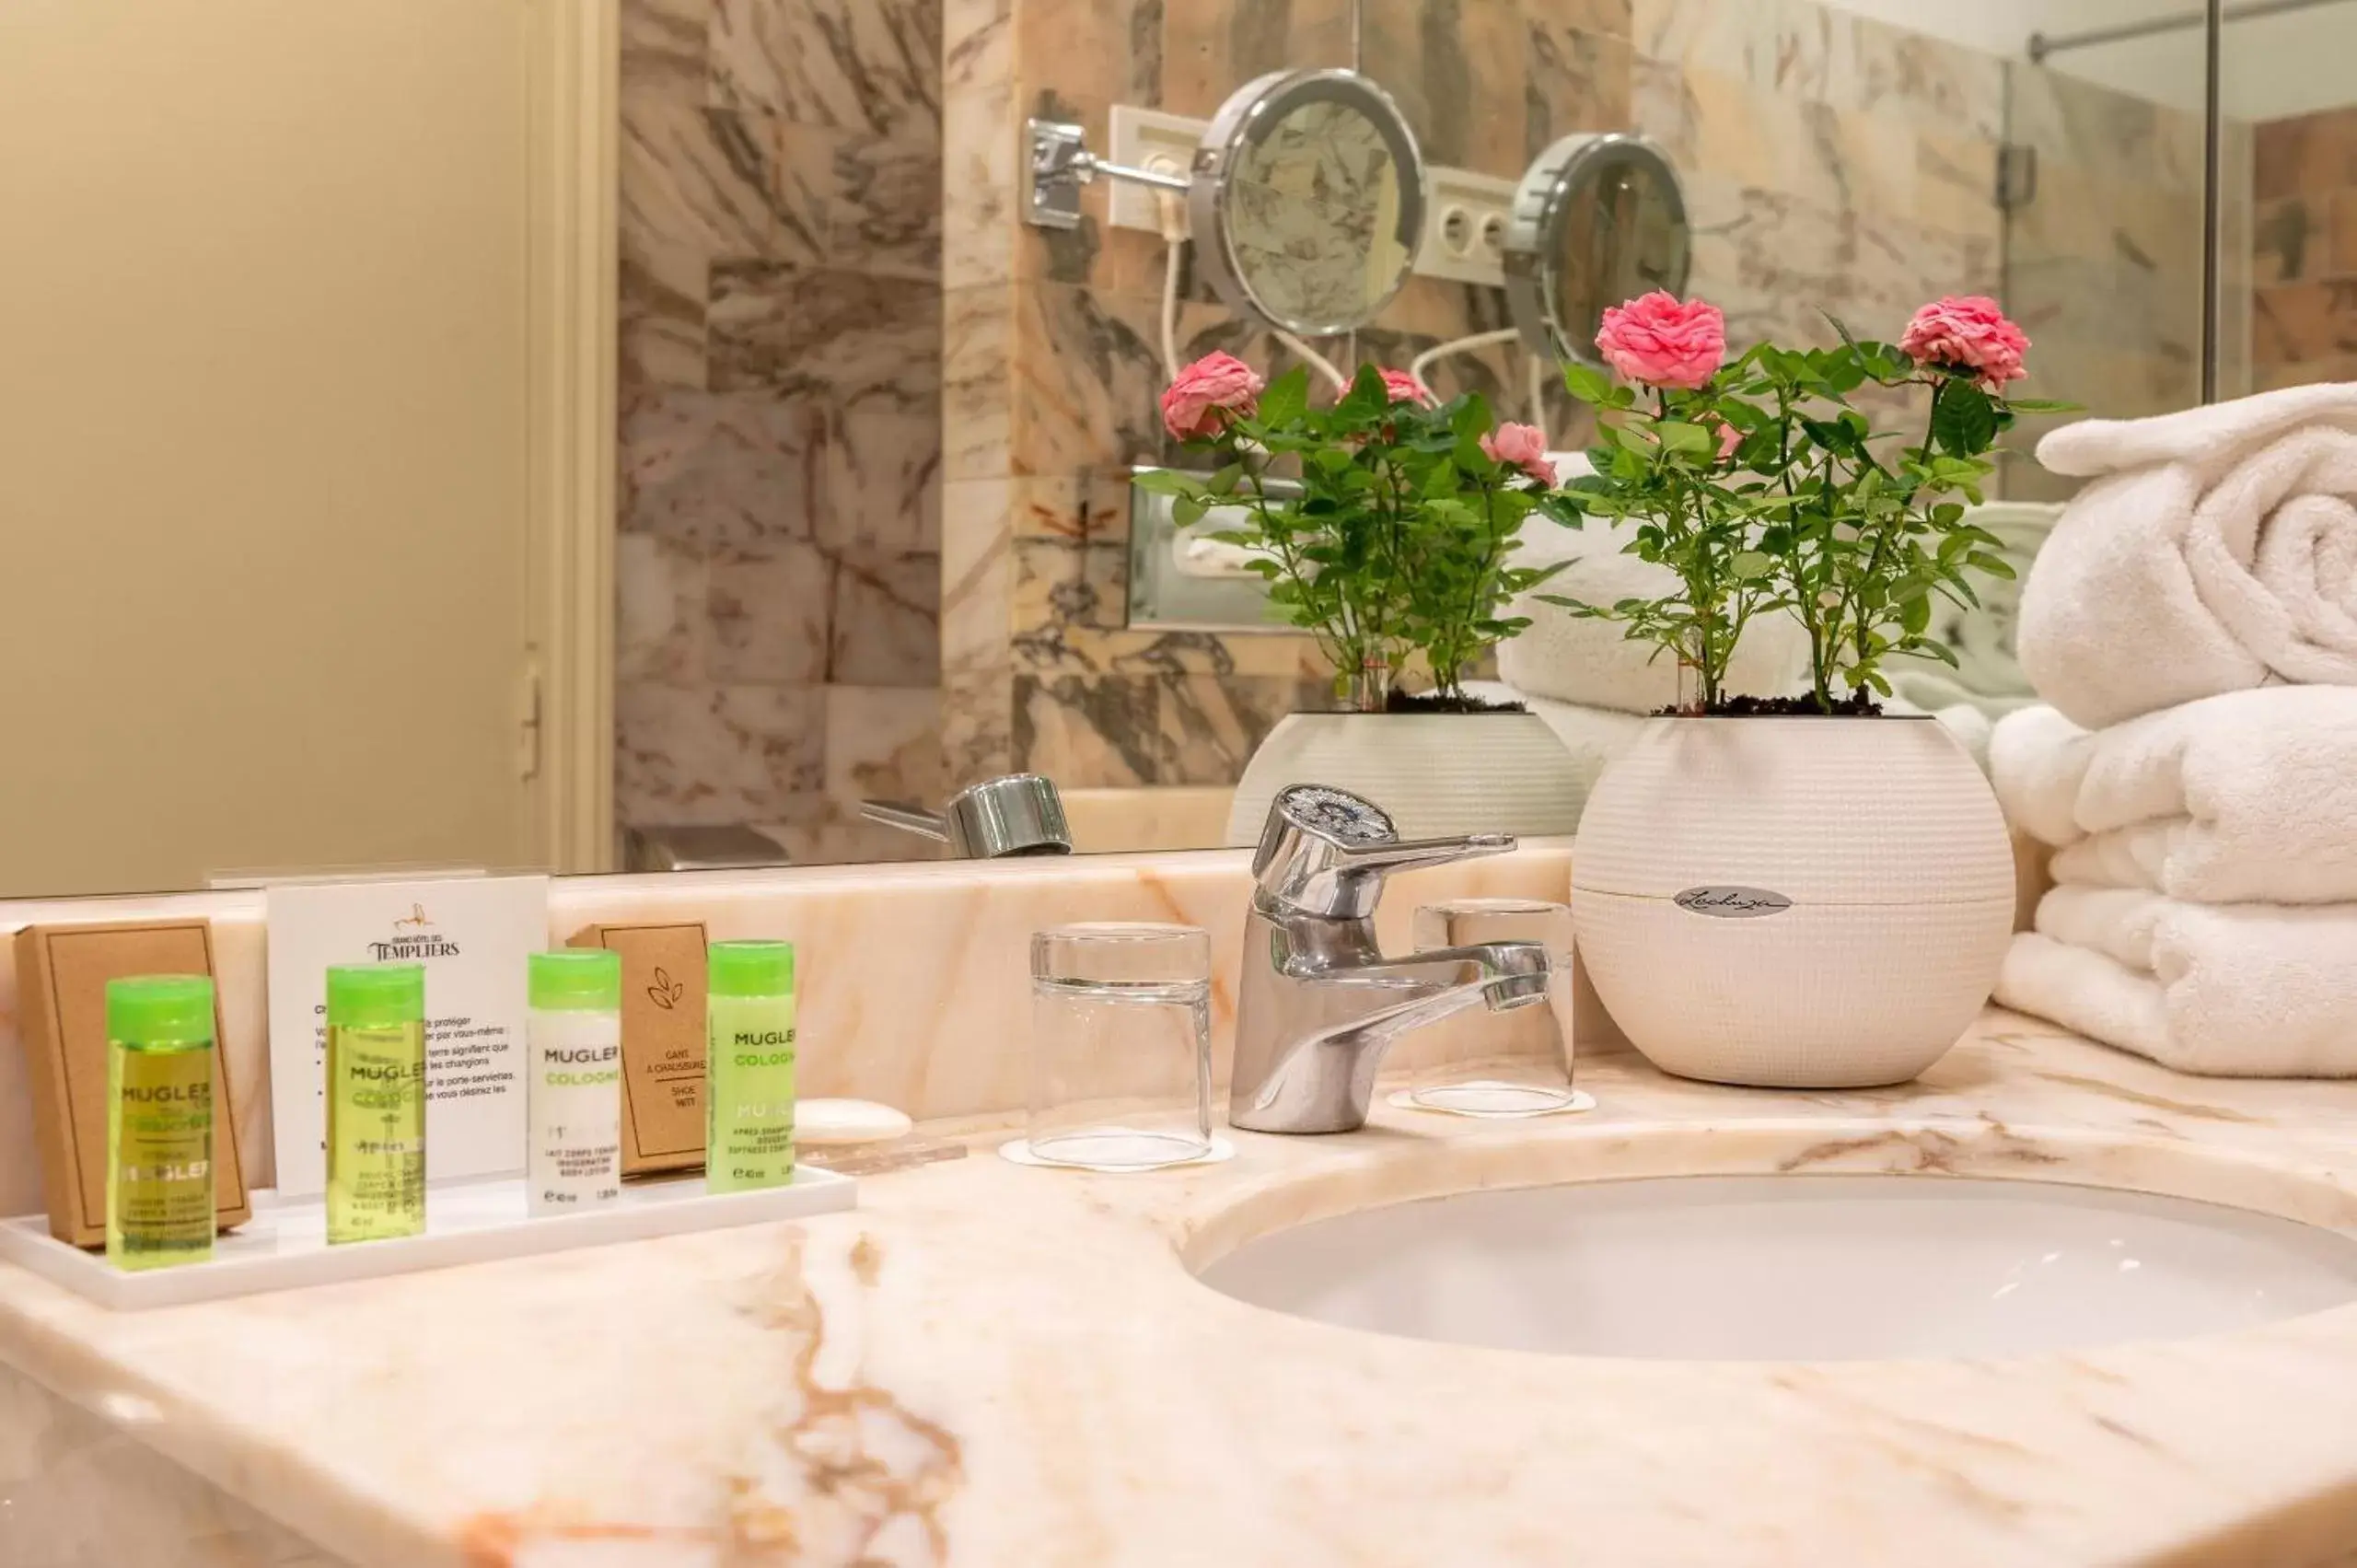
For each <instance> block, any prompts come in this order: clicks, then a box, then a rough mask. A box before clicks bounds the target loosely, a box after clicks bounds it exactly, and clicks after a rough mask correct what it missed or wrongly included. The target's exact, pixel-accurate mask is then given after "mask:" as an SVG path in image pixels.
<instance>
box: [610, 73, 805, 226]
mask: <svg viewBox="0 0 2357 1568" xmlns="http://www.w3.org/2000/svg"><path fill="white" fill-rule="evenodd" d="M617 157H618V158H619V160H620V171H619V177H618V178H619V180H620V194H621V203H620V206H621V215H620V221H621V243H622V245H623V246H624V248H625V249H631V250H636V251H637V252H638V253H640V254H642V255H660V254H663V253H665V252H666V251H676V250H688V251H691V252H698V253H701V254H702V255H703V256H705V257H706V258H709V259H719V258H723V257H727V258H743V257H764V258H765V257H769V256H771V255H772V254H773V253H774V251H773V246H774V244H775V243H776V241H777V239H778V206H777V189H776V188H777V180H776V173H775V169H774V167H773V166H774V164H775V161H776V158H777V147H776V145H775V126H774V124H773V122H771V121H769V120H768V119H766V118H764V117H761V116H758V115H747V114H739V113H736V112H734V111H731V110H723V109H711V108H707V107H706V106H704V105H702V104H701V103H695V102H684V101H681V100H680V99H678V98H676V97H674V96H672V95H671V94H670V93H669V92H668V91H666V92H661V93H657V92H651V91H650V92H645V93H640V94H636V95H633V96H625V97H624V99H622V106H621V147H620V150H619V152H618V155H617ZM803 259H804V260H815V259H816V254H815V252H812V253H810V254H809V255H806V256H805V257H804V258H803Z"/></svg>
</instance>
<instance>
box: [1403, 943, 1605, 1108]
mask: <svg viewBox="0 0 2357 1568" xmlns="http://www.w3.org/2000/svg"><path fill="white" fill-rule="evenodd" d="M1414 935H1415V945H1416V950H1417V951H1418V952H1420V953H1422V952H1429V951H1431V950H1432V949H1434V948H1435V947H1472V946H1475V945H1478V944H1480V943H1484V942H1538V943H1542V944H1544V945H1545V947H1546V948H1547V957H1548V965H1549V968H1548V975H1547V1005H1545V1006H1544V1007H1535V1006H1533V1007H1517V1008H1514V1009H1511V1010H1509V1011H1506V1012H1504V1013H1492V1012H1490V1011H1488V1010H1487V1009H1486V1008H1480V1007H1475V1008H1470V1009H1468V1010H1467V1011H1465V1012H1462V1013H1459V1014H1457V1016H1455V1017H1452V1018H1447V1019H1444V1020H1443V1021H1442V1022H1441V1024H1440V1025H1438V1026H1437V1027H1435V1028H1433V1029H1431V1030H1428V1031H1422V1032H1425V1033H1428V1034H1429V1035H1430V1036H1431V1038H1430V1039H1428V1040H1421V1041H1419V1042H1417V1048H1416V1054H1415V1055H1414V1057H1413V1058H1412V1059H1411V1060H1412V1063H1413V1077H1412V1078H1411V1086H1410V1087H1409V1089H1408V1093H1407V1098H1408V1102H1409V1103H1410V1104H1411V1105H1413V1106H1416V1107H1417V1108H1419V1109H1424V1110H1445V1111H1452V1112H1454V1113H1456V1114H1457V1115H1459V1116H1505V1117H1511V1116H1543V1115H1545V1114H1546V1113H1548V1112H1549V1111H1555V1110H1566V1109H1573V1108H1574V1107H1577V1106H1579V1105H1580V1101H1581V1097H1580V1096H1579V1095H1578V1093H1577V1092H1576V1091H1575V1090H1573V1087H1572V912H1571V909H1570V908H1569V906H1567V905H1564V904H1559V903H1551V902H1549V901H1547V900H1541V899H1457V900H1452V901H1450V902H1447V903H1439V904H1426V905H1424V906H1423V907H1422V908H1421V909H1419V910H1417V911H1416V921H1415V933H1414ZM1583 1108H1584V1107H1583Z"/></svg>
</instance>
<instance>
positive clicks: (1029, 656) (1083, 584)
mask: <svg viewBox="0 0 2357 1568" xmlns="http://www.w3.org/2000/svg"><path fill="white" fill-rule="evenodd" d="M1013 552H1014V560H1015V584H1014V594H1013V598H1012V601H1011V610H1012V616H1013V619H1012V623H1011V626H1010V636H1011V637H1012V639H1013V647H1014V658H1015V668H1016V671H1017V672H1019V673H1020V672H1030V673H1042V672H1054V671H1067V670H1092V671H1093V670H1094V668H1095V664H1094V661H1093V660H1091V659H1089V658H1088V657H1087V656H1086V654H1085V653H1074V652H1073V651H1072V650H1071V649H1070V648H1069V647H1068V642H1069V639H1070V637H1071V635H1072V633H1074V632H1077V631H1097V632H1117V631H1120V629H1121V627H1122V625H1123V624H1124V622H1125V621H1127V619H1128V603H1127V592H1128V589H1127V584H1128V577H1129V552H1128V548H1127V546H1125V545H1123V544H1120V543H1113V544H1088V543H1080V542H1076V541H1070V540H1056V539H1018V540H1015V541H1014V547H1013Z"/></svg>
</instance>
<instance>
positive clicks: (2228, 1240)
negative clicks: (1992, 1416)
mask: <svg viewBox="0 0 2357 1568" xmlns="http://www.w3.org/2000/svg"><path fill="white" fill-rule="evenodd" d="M1202 1281H1203V1283H1206V1284H1208V1285H1210V1286H1212V1287H1213V1289H1215V1290H1218V1291H1221V1292H1223V1293H1225V1295H1232V1296H1235V1297H1237V1298H1238V1299H1240V1300H1244V1301H1248V1302H1252V1303H1254V1304H1256V1305H1259V1306H1261V1307H1272V1308H1274V1309H1276V1310H1278V1311H1280V1312H1290V1313H1294V1314H1295V1315H1297V1316H1300V1317H1305V1318H1317V1319H1318V1320H1320V1321H1322V1322H1328V1323H1336V1324H1341V1325H1342V1326H1344V1327H1346V1328H1353V1329H1366V1330H1374V1331H1376V1332H1377V1333H1387V1334H1402V1335H1407V1336H1410V1337H1411V1338H1415V1339H1425V1340H1446V1341H1451V1342H1457V1343H1459V1344H1469V1345H1486V1346H1492V1347H1495V1348H1499V1349H1508V1350H1526V1351H1546V1352H1551V1353H1557V1354H1562V1355H1600V1356H1660V1357H1674V1358H1678V1359H1685V1360H1710V1361H1753V1360H1761V1361H1848V1360H1871V1359H1881V1358H1889V1357H1924V1356H1987V1355H2021V1354H2029V1353H2038V1352H2042V1351H2061V1350H2070V1349H2074V1348H2081V1347H2084V1346H2089V1345H2097V1344H2107V1343H2114V1342H2120V1341H2127V1340H2163V1339H2177V1338H2182V1337H2185V1336H2188V1335H2193V1334H2205V1333H2214V1332H2218V1331H2221V1330H2232V1329H2242V1328H2248V1327H2250V1326H2252V1325H2254V1324H2258V1323H2265V1322H2270V1321H2272V1320H2274V1319H2276V1318H2292V1317H2297V1316H2299V1315H2301V1314H2303V1313H2308V1312H2315V1311H2318V1310H2321V1309H2323V1308H2326V1307H2338V1306H2340V1305H2342V1304H2344V1303H2347V1302H2351V1301H2357V1238H2352V1237H2350V1236H2348V1235H2344V1234H2342V1233H2340V1232H2338V1231H2330V1230H2324V1229H2320V1228H2318V1227H2316V1226H2313V1225H2301V1224H2298V1223H2296V1222H2294V1221H2291V1220H2285V1219H2278V1218H2274V1217H2272V1216H2270V1215H2266V1214H2251V1213H2248V1212H2247V1211H2244V1210H2239V1209H2229V1208H2222V1207H2219V1206H2217V1205H2214V1204H2210V1203H2201V1202H2191V1201H2189V1200H2186V1199H2178V1198H2160V1197H2153V1196H2149V1195H2146V1194H2143V1193H2135V1192H2117V1191H2102V1190H2098V1189H2095V1188H2085V1187H2065V1186H2060V1185H2056V1184H2052V1183H2048V1182H2030V1181H2011V1180H2006V1181H1993V1180H1974V1179H1958V1178H1945V1177H1906V1176H1741V1177H1719V1176H1698V1177H1675V1178H1662V1179H1644V1180H1632V1181H1611V1182H1587V1183H1580V1184H1576V1185H1572V1186H1562V1187H1538V1188H1528V1189H1523V1190H1518V1191H1480V1192H1466V1193H1460V1194H1456V1195H1453V1196H1450V1197H1445V1198H1433V1199H1428V1200H1425V1201H1423V1202H1414V1203H1401V1204H1396V1205H1394V1206H1392V1207H1389V1208H1381V1209H1368V1210H1364V1211H1361V1212H1359V1213H1357V1214H1344V1215H1341V1216H1340V1217H1338V1218H1335V1219H1329V1220H1320V1221H1318V1222H1315V1223H1313V1224H1309V1225H1300V1226H1297V1227H1295V1228H1294V1229H1291V1230H1285V1231H1280V1232H1278V1233H1276V1234H1274V1235H1271V1236H1265V1237H1260V1239H1258V1240H1256V1241H1253V1242H1249V1243H1248V1244H1247V1245H1245V1246H1244V1247H1243V1248H1241V1249H1238V1250H1237V1251H1236V1252H1234V1253H1232V1254H1230V1255H1229V1256H1227V1257H1226V1258H1224V1259H1222V1260H1219V1261H1217V1262H1215V1263H1213V1264H1212V1265H1211V1266H1210V1267H1208V1268H1206V1269H1205V1270H1203V1271H1202Z"/></svg>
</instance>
